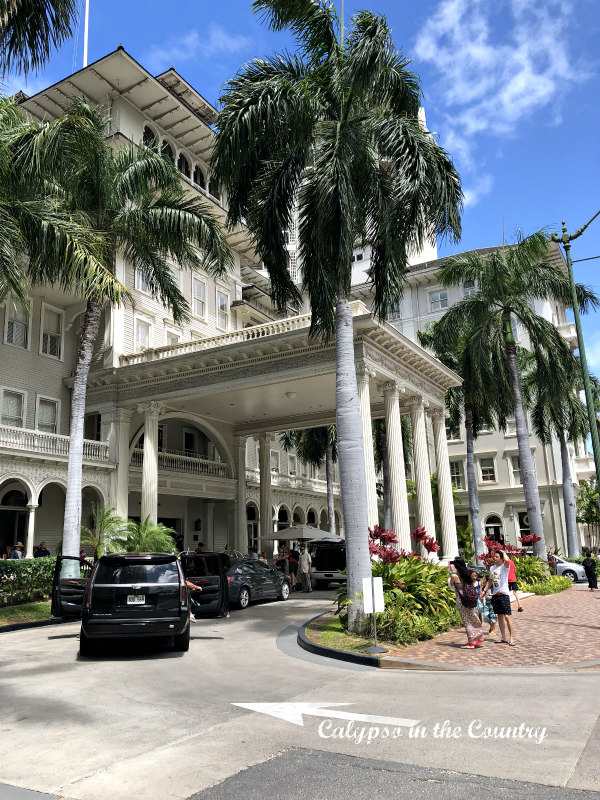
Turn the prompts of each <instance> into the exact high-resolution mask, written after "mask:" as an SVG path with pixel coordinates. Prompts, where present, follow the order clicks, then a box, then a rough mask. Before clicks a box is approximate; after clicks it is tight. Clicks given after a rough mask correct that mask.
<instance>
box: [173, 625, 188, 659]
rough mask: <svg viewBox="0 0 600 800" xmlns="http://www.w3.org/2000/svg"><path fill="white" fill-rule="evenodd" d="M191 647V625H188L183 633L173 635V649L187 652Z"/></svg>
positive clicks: (178, 651)
mask: <svg viewBox="0 0 600 800" xmlns="http://www.w3.org/2000/svg"><path fill="white" fill-rule="evenodd" d="M189 649H190V626H189V625H188V626H187V628H186V629H185V630H184V632H183V633H179V634H178V635H177V636H174V637H173V650H175V651H176V652H177V653H187V651H188V650H189Z"/></svg>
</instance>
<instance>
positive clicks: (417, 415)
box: [409, 397, 435, 537]
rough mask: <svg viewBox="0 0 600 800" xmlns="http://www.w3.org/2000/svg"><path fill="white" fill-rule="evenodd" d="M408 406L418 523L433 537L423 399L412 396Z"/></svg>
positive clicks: (431, 501)
mask: <svg viewBox="0 0 600 800" xmlns="http://www.w3.org/2000/svg"><path fill="white" fill-rule="evenodd" d="M409 408H410V422H411V427H412V440H413V461H414V465H415V487H416V491H417V511H418V516H419V525H422V526H423V527H424V528H425V530H426V531H427V533H428V535H429V536H433V537H435V515H434V512H433V496H432V494H431V471H430V469H429V455H428V452H427V433H426V431H425V408H424V406H423V399H422V398H421V397H414V398H413V399H412V400H411V401H410V403H409Z"/></svg>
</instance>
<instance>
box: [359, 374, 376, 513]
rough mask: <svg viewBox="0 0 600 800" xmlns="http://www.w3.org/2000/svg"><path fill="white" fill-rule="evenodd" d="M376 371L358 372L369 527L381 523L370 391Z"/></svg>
mask: <svg viewBox="0 0 600 800" xmlns="http://www.w3.org/2000/svg"><path fill="white" fill-rule="evenodd" d="M372 377H374V373H372V372H370V371H368V370H360V371H359V372H357V373H356V383H357V385H358V400H359V403H360V417H361V420H362V432H363V448H364V455H365V477H366V479H367V523H368V525H369V528H373V527H374V526H375V525H378V524H379V509H378V506H377V478H376V475H375V457H374V454H373V428H372V425H371V394H370V392H369V378H372Z"/></svg>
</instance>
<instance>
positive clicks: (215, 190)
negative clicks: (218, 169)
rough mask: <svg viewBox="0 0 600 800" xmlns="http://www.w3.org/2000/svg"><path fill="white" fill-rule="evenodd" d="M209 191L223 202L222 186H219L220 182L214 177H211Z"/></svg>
mask: <svg viewBox="0 0 600 800" xmlns="http://www.w3.org/2000/svg"><path fill="white" fill-rule="evenodd" d="M208 193H209V194H210V195H211V196H212V197H214V198H215V200H218V201H219V203H220V202H221V187H220V186H219V184H218V183H217V182H216V181H215V180H214V178H213V179H211V180H210V181H209V184H208Z"/></svg>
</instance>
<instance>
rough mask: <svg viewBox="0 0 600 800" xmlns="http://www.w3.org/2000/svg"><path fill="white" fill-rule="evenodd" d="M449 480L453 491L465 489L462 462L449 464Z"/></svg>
mask: <svg viewBox="0 0 600 800" xmlns="http://www.w3.org/2000/svg"><path fill="white" fill-rule="evenodd" d="M450 480H451V481H452V486H453V487H454V488H455V489H464V488H465V473H464V471H463V464H462V461H451V462H450Z"/></svg>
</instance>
